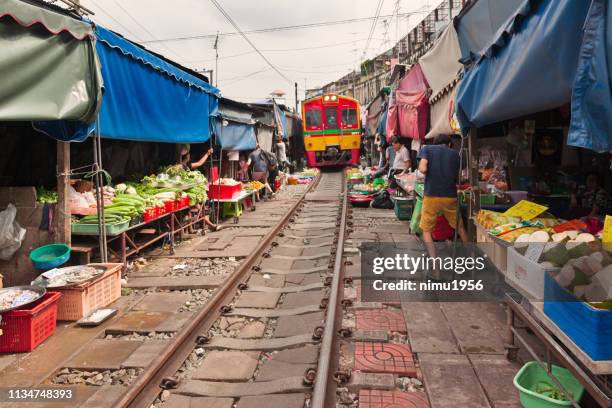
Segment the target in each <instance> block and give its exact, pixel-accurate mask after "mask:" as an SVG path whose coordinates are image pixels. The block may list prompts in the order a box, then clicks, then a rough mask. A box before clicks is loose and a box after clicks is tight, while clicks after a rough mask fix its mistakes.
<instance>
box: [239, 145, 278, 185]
mask: <svg viewBox="0 0 612 408" xmlns="http://www.w3.org/2000/svg"><path fill="white" fill-rule="evenodd" d="M262 152H263V150H262V149H261V146H259V143H257V146H256V147H255V150H253V151H252V152H251V154H249V157H248V159H247V161H246V163H245V165H244V169H245V170H248V169H249V168H250V169H251V179H252V180H253V181H259V182H262V183H264V184H265V186H266V191H267V192H268V193H269V194H270V195H273V194H274V192H273V191H272V188H271V187H270V184H268V164H267V163H266V161H265V160H264V157H263V153H262Z"/></svg>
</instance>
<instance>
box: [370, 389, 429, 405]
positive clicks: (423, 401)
mask: <svg viewBox="0 0 612 408" xmlns="http://www.w3.org/2000/svg"><path fill="white" fill-rule="evenodd" d="M427 407H429V402H428V401H427V396H426V395H425V393H424V392H402V391H383V390H361V391H359V408H427Z"/></svg>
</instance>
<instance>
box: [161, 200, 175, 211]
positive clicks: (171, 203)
mask: <svg viewBox="0 0 612 408" xmlns="http://www.w3.org/2000/svg"><path fill="white" fill-rule="evenodd" d="M164 207H165V209H166V214H167V213H171V212H172V211H174V210H175V209H176V208H175V207H176V203H175V200H169V201H164Z"/></svg>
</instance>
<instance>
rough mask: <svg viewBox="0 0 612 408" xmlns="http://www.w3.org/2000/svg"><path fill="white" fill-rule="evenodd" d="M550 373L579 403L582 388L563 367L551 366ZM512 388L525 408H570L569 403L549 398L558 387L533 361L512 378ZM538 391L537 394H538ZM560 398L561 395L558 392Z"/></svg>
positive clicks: (582, 391)
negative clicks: (517, 392) (515, 389)
mask: <svg viewBox="0 0 612 408" xmlns="http://www.w3.org/2000/svg"><path fill="white" fill-rule="evenodd" d="M552 373H553V375H554V376H555V377H556V378H557V380H559V382H560V383H561V384H562V385H563V388H565V389H566V390H567V391H568V392H569V393H570V394H571V395H572V397H573V398H574V400H576V401H577V402H579V401H580V398H582V394H583V393H584V387H583V386H582V385H581V384H580V383H579V382H578V380H576V378H575V377H574V376H573V375H572V373H570V372H569V371H568V370H566V369H565V368H563V367H558V366H556V365H552ZM514 386H515V387H516V388H517V389H518V391H519V394H520V398H521V404H522V405H523V407H525V408H556V407H571V406H572V403H571V402H570V401H562V400H559V399H555V398H550V396H551V395H552V391H553V390H558V387H557V386H556V385H555V383H554V382H553V381H552V380H551V379H550V377H549V376H548V374H547V373H546V371H544V369H543V368H542V367H540V365H539V364H538V363H537V362H535V361H530V362H528V363H526V364H525V365H524V366H523V367H522V368H521V369H520V370H519V372H518V373H517V374H516V376H515V377H514ZM538 391H539V392H538ZM558 393H559V394H560V395H561V396H562V395H563V393H562V392H561V391H558Z"/></svg>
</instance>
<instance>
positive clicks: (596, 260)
mask: <svg viewBox="0 0 612 408" xmlns="http://www.w3.org/2000/svg"><path fill="white" fill-rule="evenodd" d="M584 258H585V259H584V265H585V269H584V272H585V273H586V274H587V275H589V276H593V275H595V274H596V273H597V272H599V271H601V270H602V269H603V264H602V260H603V255H602V253H601V252H593V253H592V254H591V255H589V256H586V257H584Z"/></svg>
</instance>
